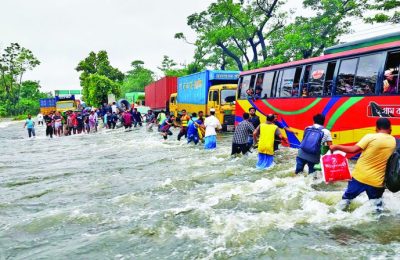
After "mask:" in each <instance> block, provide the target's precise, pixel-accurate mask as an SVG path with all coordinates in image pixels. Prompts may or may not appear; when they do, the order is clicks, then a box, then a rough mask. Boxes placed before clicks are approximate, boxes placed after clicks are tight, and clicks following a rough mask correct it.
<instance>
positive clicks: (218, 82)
mask: <svg viewBox="0 0 400 260" xmlns="http://www.w3.org/2000/svg"><path fill="white" fill-rule="evenodd" d="M238 78H239V71H224V70H205V71H203V72H199V73H195V74H191V75H187V76H183V77H180V78H178V88H177V90H178V91H177V93H173V94H172V95H170V101H169V103H170V106H169V108H170V112H171V113H173V114H175V116H177V115H178V113H179V112H180V111H182V110H183V109H185V110H186V111H187V112H188V113H189V114H191V113H198V112H199V111H203V112H204V113H205V114H210V109H211V108H214V109H215V116H216V117H217V118H218V119H219V120H220V122H221V124H222V127H223V130H224V131H233V130H234V123H235V95H236V89H237V82H238Z"/></svg>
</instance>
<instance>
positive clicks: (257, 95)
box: [254, 73, 264, 99]
mask: <svg viewBox="0 0 400 260" xmlns="http://www.w3.org/2000/svg"><path fill="white" fill-rule="evenodd" d="M263 82H264V74H262V73H260V74H257V80H256V85H255V88H254V98H255V99H260V98H262V91H263V87H262V86H263Z"/></svg>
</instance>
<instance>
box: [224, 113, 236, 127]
mask: <svg viewBox="0 0 400 260" xmlns="http://www.w3.org/2000/svg"><path fill="white" fill-rule="evenodd" d="M234 124H235V115H224V125H234Z"/></svg>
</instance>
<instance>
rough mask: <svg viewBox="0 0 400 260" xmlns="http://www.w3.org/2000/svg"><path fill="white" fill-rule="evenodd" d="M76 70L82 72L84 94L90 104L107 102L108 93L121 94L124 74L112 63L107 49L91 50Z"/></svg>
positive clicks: (81, 79)
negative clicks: (96, 51)
mask: <svg viewBox="0 0 400 260" xmlns="http://www.w3.org/2000/svg"><path fill="white" fill-rule="evenodd" d="M76 71H78V72H81V75H80V76H79V79H80V81H81V86H82V92H83V93H82V96H83V99H84V100H85V101H86V103H87V104H88V105H91V106H94V105H99V104H101V103H102V102H106V101H107V96H108V94H114V95H115V96H119V95H120V94H121V89H120V88H121V84H122V81H123V80H124V74H123V73H122V72H121V71H119V70H118V69H117V68H114V67H112V66H111V65H110V61H109V60H108V54H107V52H106V51H99V52H98V53H95V52H90V53H89V56H88V57H86V58H85V59H84V60H82V61H80V62H79V64H78V66H77V67H76ZM95 84H99V85H98V86H96V85H95ZM103 88H104V89H103Z"/></svg>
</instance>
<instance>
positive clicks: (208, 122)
mask: <svg viewBox="0 0 400 260" xmlns="http://www.w3.org/2000/svg"><path fill="white" fill-rule="evenodd" d="M210 114H211V115H210V116H209V117H207V118H206V119H205V120H204V126H205V127H206V133H205V144H204V148H205V149H215V148H216V147H217V132H216V131H215V129H222V126H221V123H220V122H219V120H218V118H216V117H215V109H214V108H211V109H210Z"/></svg>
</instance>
